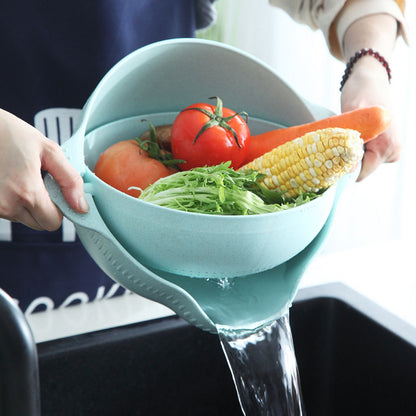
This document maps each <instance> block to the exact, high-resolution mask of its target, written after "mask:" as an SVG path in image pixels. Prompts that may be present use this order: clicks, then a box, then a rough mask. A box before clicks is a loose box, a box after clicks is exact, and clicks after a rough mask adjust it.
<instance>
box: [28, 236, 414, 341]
mask: <svg viewBox="0 0 416 416" xmlns="http://www.w3.org/2000/svg"><path fill="white" fill-rule="evenodd" d="M414 247H415V245H414V244H413V245H412V244H409V243H408V242H402V241H397V242H392V243H391V244H382V245H380V246H379V247H377V246H372V247H366V248H365V249H364V248H362V247H361V248H359V249H355V250H349V251H345V252H338V253H331V254H322V255H320V256H318V257H317V258H316V259H315V260H314V261H313V262H312V264H311V265H310V267H309V268H308V270H307V271H306V273H305V274H304V276H303V278H302V281H301V284H300V288H306V287H311V286H316V285H321V284H325V283H331V282H341V283H344V284H345V285H347V286H349V287H350V288H352V289H354V290H355V291H357V292H359V293H360V294H362V295H364V296H365V297H366V298H368V299H370V300H372V301H373V302H375V303H376V304H378V305H379V306H381V307H382V308H384V309H386V310H387V311H390V312H392V313H393V314H394V315H395V316H397V317H398V318H400V319H402V320H403V321H405V322H406V323H408V324H410V325H412V326H413V327H415V328H416V301H415V299H416V271H415V269H414V266H413V256H414V254H413V252H414V250H413V249H414ZM169 315H173V312H172V311H171V310H170V309H168V308H166V307H165V306H163V305H160V304H158V303H155V302H153V301H150V300H147V299H144V298H143V297H141V296H138V295H135V294H126V295H123V296H119V297H116V298H112V299H103V300H100V301H97V302H93V303H88V304H80V305H74V306H70V307H67V308H64V309H57V310H53V311H48V312H38V313H35V314H32V315H29V316H27V319H28V321H29V324H30V326H31V328H32V331H33V334H34V337H35V340H36V342H43V341H48V340H53V339H57V338H63V337H67V336H72V335H76V334H82V333H87V332H92V331H96V330H101V329H106V328H112V327H116V326H121V325H126V324H131V323H136V322H141V321H147V320H151V319H156V318H161V317H165V316H169Z"/></svg>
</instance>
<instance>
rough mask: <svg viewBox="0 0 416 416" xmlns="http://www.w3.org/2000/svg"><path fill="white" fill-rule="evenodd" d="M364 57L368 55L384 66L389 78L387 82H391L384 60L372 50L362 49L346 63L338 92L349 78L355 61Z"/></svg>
mask: <svg viewBox="0 0 416 416" xmlns="http://www.w3.org/2000/svg"><path fill="white" fill-rule="evenodd" d="M365 55H370V56H372V57H374V58H376V59H377V61H379V62H380V63H381V64H382V65H383V66H384V68H385V69H386V71H387V76H388V77H389V82H390V81H391V69H390V66H389V64H388V62H387V61H386V59H385V58H384V57H383V56H381V55H380V54H379V53H378V52H376V51H374V50H373V49H371V48H370V49H367V48H364V49H361V50H360V51H358V52H357V53H356V54H355V55H354V56H352V57H351V58H350V60H349V61H348V63H347V67H346V68H345V72H344V75H343V77H342V80H341V87H340V89H339V90H340V91H342V88H343V87H344V85H345V83H346V82H347V80H348V78H349V77H350V75H351V72H352V68H353V66H354V65H355V64H356V63H357V61H358V60H359V59H360V58H362V57H363V56H365Z"/></svg>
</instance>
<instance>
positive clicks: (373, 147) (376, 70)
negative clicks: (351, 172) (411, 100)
mask: <svg viewBox="0 0 416 416" xmlns="http://www.w3.org/2000/svg"><path fill="white" fill-rule="evenodd" d="M360 61H362V62H360ZM360 61H359V62H357V64H356V66H354V70H353V72H352V73H351V75H350V77H349V78H348V81H347V82H346V83H345V85H344V87H343V89H342V95H341V110H342V112H346V111H350V110H353V109H356V108H360V107H366V106H372V105H381V106H383V107H385V108H386V109H387V110H389V111H390V112H391V115H392V122H391V124H390V125H389V127H388V128H387V129H386V130H385V131H384V132H383V133H381V134H380V135H379V136H378V137H376V138H375V139H373V140H371V141H369V142H368V143H366V145H365V153H364V157H363V161H362V166H361V172H360V174H359V177H358V181H361V180H363V179H364V178H366V177H367V176H368V175H370V174H371V173H372V172H374V171H375V170H376V169H377V167H378V166H379V165H380V164H382V163H389V162H396V161H397V160H398V159H399V157H400V151H401V142H400V132H399V128H398V122H397V119H396V116H395V114H394V109H393V102H392V93H391V85H390V83H389V81H388V77H387V75H386V71H385V69H384V68H383V67H382V66H381V65H380V63H379V62H377V61H376V60H375V59H373V58H372V57H363V58H361V60H360Z"/></svg>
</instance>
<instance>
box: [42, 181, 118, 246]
mask: <svg viewBox="0 0 416 416" xmlns="http://www.w3.org/2000/svg"><path fill="white" fill-rule="evenodd" d="M44 182H45V186H46V189H47V190H48V192H49V196H50V198H51V199H52V201H53V202H54V203H55V204H56V206H57V207H58V208H59V209H60V210H61V212H62V214H63V215H64V216H65V217H66V218H68V219H69V220H70V221H72V222H73V223H74V224H75V225H80V226H82V227H84V228H88V229H92V230H95V231H97V232H99V233H100V234H103V236H105V237H107V238H108V237H110V235H108V233H109V232H108V228H107V227H106V226H105V224H104V222H103V220H102V219H101V216H100V215H99V214H98V210H97V207H96V205H95V202H94V200H93V197H92V191H93V190H92V186H91V184H89V183H86V184H84V194H85V198H86V199H87V202H88V205H89V207H90V210H89V211H88V212H87V213H86V214H80V213H78V212H76V211H74V210H73V209H72V208H71V207H70V206H69V204H68V202H67V201H66V199H65V197H64V195H63V193H62V189H61V187H60V186H59V184H58V182H56V181H55V179H53V177H52V176H51V175H49V174H48V175H46V176H45V179H44Z"/></svg>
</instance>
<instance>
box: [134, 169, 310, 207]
mask: <svg viewBox="0 0 416 416" xmlns="http://www.w3.org/2000/svg"><path fill="white" fill-rule="evenodd" d="M261 177H262V175H261V174H260V173H259V172H258V171H255V170H246V171H235V170H234V169H232V168H230V162H226V163H222V164H220V165H216V166H209V167H207V166H205V167H201V168H194V169H191V170H188V171H182V172H177V173H174V174H172V175H170V176H167V177H165V178H162V179H159V180H158V181H156V182H155V183H154V184H152V185H150V186H149V187H147V188H146V189H145V190H143V191H142V193H141V195H140V196H139V199H141V200H143V201H147V202H151V203H153V204H156V205H160V206H163V207H167V208H172V209H177V210H181V211H187V212H196V213H202V214H217V215H218V214H220V215H253V214H265V213H270V212H276V211H281V210H284V209H288V208H291V207H294V206H298V205H301V204H304V203H306V202H309V201H310V200H312V199H314V198H315V197H316V196H317V195H316V194H302V195H300V196H299V197H297V198H296V199H288V200H287V199H285V197H284V194H283V193H281V192H277V191H270V190H268V189H266V188H265V187H263V186H262V185H260V184H259V182H258V181H259V179H261Z"/></svg>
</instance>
